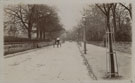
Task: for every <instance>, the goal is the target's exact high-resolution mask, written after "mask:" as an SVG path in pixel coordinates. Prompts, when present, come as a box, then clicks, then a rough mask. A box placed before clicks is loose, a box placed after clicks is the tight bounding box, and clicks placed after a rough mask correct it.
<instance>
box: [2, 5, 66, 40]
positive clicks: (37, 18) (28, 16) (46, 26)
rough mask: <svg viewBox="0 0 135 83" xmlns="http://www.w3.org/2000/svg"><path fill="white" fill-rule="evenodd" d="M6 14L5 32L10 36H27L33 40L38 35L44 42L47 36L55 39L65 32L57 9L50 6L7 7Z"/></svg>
mask: <svg viewBox="0 0 135 83" xmlns="http://www.w3.org/2000/svg"><path fill="white" fill-rule="evenodd" d="M4 13H5V20H4V30H5V32H8V33H6V34H9V35H10V33H12V34H14V35H13V36H16V35H19V34H22V35H25V34H27V37H28V38H29V39H32V36H33V34H36V38H37V39H40V40H44V39H46V37H47V36H49V37H51V38H55V37H56V36H58V35H60V32H61V31H63V30H64V29H63V27H62V24H60V21H59V18H58V14H57V12H56V9H55V8H54V7H50V6H48V5H42V4H40V5H38V4H32V5H31V4H27V5H26V4H17V5H7V6H5V8H4Z"/></svg>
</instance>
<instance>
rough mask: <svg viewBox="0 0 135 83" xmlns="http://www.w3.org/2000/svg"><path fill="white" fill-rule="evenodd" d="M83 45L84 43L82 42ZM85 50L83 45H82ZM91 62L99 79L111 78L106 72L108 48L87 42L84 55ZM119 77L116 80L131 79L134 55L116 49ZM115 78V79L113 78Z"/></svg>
mask: <svg viewBox="0 0 135 83" xmlns="http://www.w3.org/2000/svg"><path fill="white" fill-rule="evenodd" d="M82 45H83V44H82ZM81 50H82V51H83V46H82V47H81ZM84 56H85V57H86V59H87V61H88V63H89V64H90V66H91V68H92V71H93V73H94V74H95V76H96V78H97V80H110V79H106V78H105V74H106V69H107V67H106V48H104V47H99V46H96V45H92V44H87V54H85V55H84ZM116 56H117V63H118V73H119V77H118V78H116V79H115V80H131V78H132V72H131V71H132V64H131V63H132V55H131V54H127V53H123V52H119V51H116ZM107 63H108V61H107ZM113 80H114V79H113Z"/></svg>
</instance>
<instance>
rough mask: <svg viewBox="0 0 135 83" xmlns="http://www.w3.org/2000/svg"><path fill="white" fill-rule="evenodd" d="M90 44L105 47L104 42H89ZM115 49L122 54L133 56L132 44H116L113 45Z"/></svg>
mask: <svg viewBox="0 0 135 83" xmlns="http://www.w3.org/2000/svg"><path fill="white" fill-rule="evenodd" d="M88 43H89V44H94V45H97V46H101V47H104V43H103V41H89V42H88ZM113 49H115V50H117V51H120V52H124V53H128V54H131V42H116V43H115V44H114V45H113Z"/></svg>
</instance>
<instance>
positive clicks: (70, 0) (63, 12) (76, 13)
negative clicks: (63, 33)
mask: <svg viewBox="0 0 135 83" xmlns="http://www.w3.org/2000/svg"><path fill="white" fill-rule="evenodd" d="M47 4H48V5H51V6H55V7H56V8H57V9H58V11H57V12H58V15H59V16H60V21H61V23H62V24H63V25H64V28H65V29H66V30H70V29H72V28H73V27H74V26H76V25H77V23H78V22H79V20H80V19H81V17H82V13H81V11H82V10H83V8H84V7H86V5H87V4H88V3H87V2H86V1H81V0H57V1H55V2H54V0H50V1H48V2H47Z"/></svg>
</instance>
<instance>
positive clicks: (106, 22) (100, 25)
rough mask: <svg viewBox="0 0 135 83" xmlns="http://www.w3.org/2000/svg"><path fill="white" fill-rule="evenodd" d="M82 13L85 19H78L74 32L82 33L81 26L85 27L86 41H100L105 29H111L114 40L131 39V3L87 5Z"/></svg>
mask: <svg viewBox="0 0 135 83" xmlns="http://www.w3.org/2000/svg"><path fill="white" fill-rule="evenodd" d="M84 15H85V18H86V19H85V20H81V21H80V23H79V24H78V26H77V29H76V30H75V32H76V31H78V32H79V35H83V34H82V32H83V28H84V27H86V38H87V40H88V41H102V40H103V39H104V37H105V33H106V31H111V32H112V31H113V32H114V33H115V40H116V41H131V38H132V36H131V35H132V34H131V21H132V7H131V4H122V3H108V4H95V5H89V6H88V7H87V8H86V9H84ZM84 23H85V24H84ZM108 27H109V28H108ZM80 37H82V36H80Z"/></svg>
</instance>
